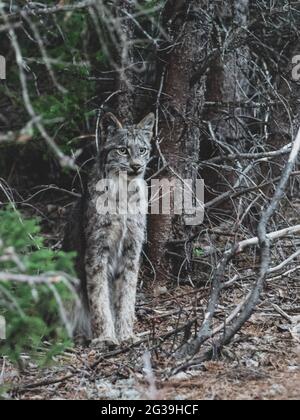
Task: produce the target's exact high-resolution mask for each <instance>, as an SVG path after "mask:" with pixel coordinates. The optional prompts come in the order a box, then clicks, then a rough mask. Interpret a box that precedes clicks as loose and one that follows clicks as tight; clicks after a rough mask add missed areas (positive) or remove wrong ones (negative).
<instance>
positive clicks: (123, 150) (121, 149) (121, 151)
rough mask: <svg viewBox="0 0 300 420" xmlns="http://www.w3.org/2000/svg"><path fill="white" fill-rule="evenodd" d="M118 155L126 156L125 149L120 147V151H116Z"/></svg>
mask: <svg viewBox="0 0 300 420" xmlns="http://www.w3.org/2000/svg"><path fill="white" fill-rule="evenodd" d="M118 153H119V155H121V156H127V155H128V150H127V149H126V148H125V147H121V148H120V149H118Z"/></svg>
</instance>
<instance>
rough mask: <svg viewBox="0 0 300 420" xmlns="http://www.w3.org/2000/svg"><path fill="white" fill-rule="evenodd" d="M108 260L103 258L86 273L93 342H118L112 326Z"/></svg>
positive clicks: (101, 343) (99, 343) (95, 343)
mask: <svg viewBox="0 0 300 420" xmlns="http://www.w3.org/2000/svg"><path fill="white" fill-rule="evenodd" d="M107 267H108V261H107V259H103V260H102V262H101V264H100V265H98V266H97V267H94V268H93V269H91V270H88V271H90V273H88V274H89V275H88V281H87V288H88V296H89V302H90V311H91V318H92V331H93V338H94V340H93V344H94V345H96V346H101V345H105V344H118V340H117V338H116V333H115V326H114V314H113V307H112V296H111V290H110V287H109V277H108V272H107Z"/></svg>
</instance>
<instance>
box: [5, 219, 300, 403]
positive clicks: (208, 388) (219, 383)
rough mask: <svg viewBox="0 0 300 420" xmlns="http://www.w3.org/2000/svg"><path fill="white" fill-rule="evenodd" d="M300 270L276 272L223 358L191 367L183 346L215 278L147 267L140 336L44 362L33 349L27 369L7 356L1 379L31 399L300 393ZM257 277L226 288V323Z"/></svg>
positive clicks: (246, 260) (222, 308) (55, 234)
mask: <svg viewBox="0 0 300 420" xmlns="http://www.w3.org/2000/svg"><path fill="white" fill-rule="evenodd" d="M55 218H57V219H61V216H60V214H59V212H56V211H55V217H54V218H53V217H52V226H53V229H52V231H51V234H49V237H50V236H51V241H52V242H53V239H54V242H53V243H56V244H58V245H57V246H58V247H59V242H60V240H61V228H60V227H59V223H57V221H58V220H55ZM286 245H287V246H288V245H289V244H288V243H287V244H286ZM240 258H241V260H242V264H248V265H249V264H250V266H251V264H252V265H253V261H252V259H251V257H249V256H248V257H247V255H245V256H243V257H240ZM299 273H300V272H299V270H296V271H292V272H291V273H288V274H287V275H286V276H284V277H281V276H278V277H275V278H273V279H272V280H269V281H268V282H267V284H266V286H265V289H264V292H263V295H262V299H261V303H260V305H259V306H258V307H257V310H256V312H255V313H254V314H253V316H252V318H251V320H250V321H249V322H248V323H247V324H246V325H245V326H244V328H243V329H242V330H241V331H240V332H239V334H237V335H236V337H235V338H234V340H233V341H232V342H231V344H230V345H228V346H227V347H225V348H224V349H223V351H222V354H221V356H220V357H219V359H218V360H216V361H209V362H205V363H203V364H201V365H198V366H194V367H193V368H190V369H189V370H186V369H185V370H180V367H181V366H182V363H183V362H181V361H180V360H179V358H178V357H177V356H176V354H175V350H176V349H177V348H178V347H179V346H180V345H181V343H183V342H184V341H185V340H186V339H187V338H189V337H191V336H193V334H195V331H196V329H197V327H198V325H199V322H201V320H202V319H203V310H204V308H205V307H206V305H207V299H208V296H209V286H208V285H205V284H203V283H202V284H199V285H198V286H197V287H196V288H195V287H192V285H176V286H174V284H173V285H170V284H166V285H165V286H162V285H160V286H159V287H158V286H156V285H155V283H154V282H153V279H152V280H151V279H146V278H145V277H144V274H143V273H142V278H143V287H140V289H139V292H138V302H137V323H136V333H137V336H138V338H139V340H140V341H139V342H138V343H135V344H134V345H131V346H130V345H129V346H124V347H122V348H119V349H114V350H110V351H107V352H105V353H99V352H98V351H96V350H94V349H92V348H80V347H75V348H72V349H69V350H68V351H66V352H65V353H64V354H63V355H62V356H59V357H56V358H55V359H54V360H53V363H52V364H51V366H48V367H47V368H44V369H41V368H39V367H38V366H37V365H36V364H35V363H34V362H33V361H32V360H30V358H28V357H26V358H24V366H25V367H24V369H23V371H22V372H20V371H19V370H17V369H16V368H15V367H13V366H12V365H11V364H10V363H8V361H7V360H2V361H1V360H0V385H3V384H4V386H5V387H6V389H7V391H6V397H7V398H9V399H10V398H13V399H25V400H45V399H47V400H55V399H62V400H73V399H78V400H80V399H83V400H85V399H91V400H93V399H94V400H134V399H149V400H151V399H156V400H159V399H171V400H186V399H187V400H191V399H193V400H203V399H204V400H214V399H216V400H218V399H220V400H229V399H233V400H238V399H247V400H256V399H257V400H278V399H281V400H297V399H299V398H300V363H299V362H300V339H299V337H300V326H299V320H300V293H299V276H300V274H299ZM251 281H253V279H252V280H251V279H247V278H245V279H244V280H242V281H240V282H237V283H234V284H232V285H231V286H230V287H228V288H227V289H226V290H225V292H223V295H222V299H221V301H220V304H219V306H218V310H217V313H216V315H217V317H216V322H218V325H219V323H220V321H222V320H223V319H224V314H225V313H227V315H228V313H230V312H231V311H232V310H233V309H234V308H235V307H236V305H237V304H238V303H239V302H240V301H241V300H242V299H243V297H244V296H245V294H247V293H248V292H249V290H250V289H251V285H252V283H251ZM174 331H175V332H176V334H173V333H174ZM209 345H210V346H211V345H213V342H210V343H209ZM149 351H150V353H151V362H150V356H149V354H150V353H149ZM149 366H151V369H149Z"/></svg>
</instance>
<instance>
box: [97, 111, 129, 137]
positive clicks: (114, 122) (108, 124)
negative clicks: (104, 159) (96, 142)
mask: <svg viewBox="0 0 300 420" xmlns="http://www.w3.org/2000/svg"><path fill="white" fill-rule="evenodd" d="M121 128H123V126H122V124H121V123H120V121H119V120H118V118H117V117H116V116H115V115H114V114H112V113H111V112H108V113H106V114H104V115H103V117H102V119H101V123H100V129H101V137H102V142H105V141H106V140H107V137H108V135H109V134H110V135H113V134H114V133H115V132H116V131H117V130H120V129H121Z"/></svg>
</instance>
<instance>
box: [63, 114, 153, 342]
mask: <svg viewBox="0 0 300 420" xmlns="http://www.w3.org/2000/svg"><path fill="white" fill-rule="evenodd" d="M154 123H155V117H154V115H153V114H149V115H148V116H147V117H146V118H144V119H143V120H142V121H141V122H140V123H139V124H138V125H136V126H130V127H123V126H122V124H121V123H120V121H118V119H117V118H116V117H115V116H114V115H113V114H110V113H109V114H106V115H105V116H104V117H103V119H102V121H101V133H102V135H101V144H100V150H99V155H98V159H97V162H96V165H95V167H94V170H93V173H92V174H91V175H90V177H89V181H88V185H87V188H86V192H85V194H84V196H83V197H82V199H81V200H80V202H78V203H77V205H76V207H75V209H74V212H73V217H72V220H73V222H72V223H71V224H69V228H68V230H67V235H66V238H65V246H64V248H65V249H75V250H76V251H77V254H78V260H77V270H78V275H79V277H80V280H81V285H80V290H79V293H80V296H81V300H82V313H81V314H75V315H76V335H77V336H80V337H84V338H85V339H86V340H88V341H92V344H93V345H94V346H96V347H102V346H103V345H104V346H106V345H111V344H114V345H117V344H119V343H122V342H124V341H128V340H131V339H133V338H134V334H133V326H134V320H135V301H136V288H137V281H138V273H139V266H140V257H141V252H142V247H143V243H144V241H145V234H146V214H145V213H137V214H123V213H122V214H119V212H118V211H116V212H115V213H107V214H104V213H101V212H99V211H98V210H97V202H98V199H99V197H101V195H102V194H107V195H108V198H111V197H109V196H112V195H114V197H115V196H116V195H118V194H116V193H118V192H119V189H120V188H121V189H122V188H123V187H124V188H125V187H126V186H125V185H124V186H123V187H122V186H121V185H122V184H120V177H121V176H123V175H124V174H125V175H126V178H125V181H124V182H132V181H135V182H136V183H137V185H138V183H139V180H142V181H143V179H144V175H145V171H146V168H147V164H148V162H149V160H150V153H151V139H152V136H153V128H154ZM103 179H109V180H110V184H109V186H110V188H108V189H107V188H106V190H104V187H101V186H100V187H99V181H101V180H103ZM100 184H101V182H100ZM101 188H102V190H101ZM135 192H136V191H135V190H134V191H132V192H131V196H129V199H130V198H132V195H134V194H135ZM117 206H118V202H117ZM74 221H76V222H75V223H74ZM70 244H73V246H70ZM74 244H75V246H74Z"/></svg>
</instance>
